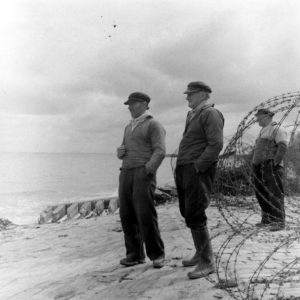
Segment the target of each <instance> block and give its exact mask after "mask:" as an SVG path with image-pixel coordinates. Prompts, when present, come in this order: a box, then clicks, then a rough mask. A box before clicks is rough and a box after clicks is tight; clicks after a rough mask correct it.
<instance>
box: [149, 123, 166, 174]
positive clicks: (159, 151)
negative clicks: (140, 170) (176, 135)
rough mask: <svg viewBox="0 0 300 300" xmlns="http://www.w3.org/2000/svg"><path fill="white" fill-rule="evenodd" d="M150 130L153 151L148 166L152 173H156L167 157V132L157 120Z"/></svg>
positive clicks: (151, 124) (150, 126)
mask: <svg viewBox="0 0 300 300" xmlns="http://www.w3.org/2000/svg"><path fill="white" fill-rule="evenodd" d="M149 130H150V140H151V146H152V150H153V151H152V155H151V157H150V159H149V161H148V162H147V164H146V166H147V167H148V168H149V169H150V170H151V171H152V173H155V172H156V171H157V169H158V167H159V166H160V164H161V163H162V161H163V159H164V158H165V155H166V144H165V137H166V131H165V129H164V128H163V126H162V125H161V124H160V123H159V122H157V121H155V120H151V123H150V125H149Z"/></svg>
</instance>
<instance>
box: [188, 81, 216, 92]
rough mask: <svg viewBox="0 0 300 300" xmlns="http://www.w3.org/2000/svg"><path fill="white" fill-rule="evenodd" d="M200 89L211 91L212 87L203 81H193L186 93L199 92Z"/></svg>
mask: <svg viewBox="0 0 300 300" xmlns="http://www.w3.org/2000/svg"><path fill="white" fill-rule="evenodd" d="M200 91H205V92H208V93H211V88H210V87H209V86H208V85H207V84H206V83H204V82H202V81H192V82H190V83H189V84H188V86H187V89H186V91H185V92H184V94H190V93H197V92H200Z"/></svg>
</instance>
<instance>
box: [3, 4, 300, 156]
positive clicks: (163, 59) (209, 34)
mask: <svg viewBox="0 0 300 300" xmlns="http://www.w3.org/2000/svg"><path fill="white" fill-rule="evenodd" d="M0 40H1V42H0V152H87V153H115V151H116V148H117V147H118V146H119V145H120V143H121V141H122V136H123V131H124V127H125V126H126V124H128V122H129V120H130V114H129V111H128V109H127V106H125V105H124V104H123V102H125V101H126V100H127V98H128V95H129V94H130V93H132V92H135V91H142V92H145V93H147V94H148V95H149V96H150V97H151V102H150V111H151V112H152V114H153V115H154V116H155V117H156V119H157V120H159V121H160V122H161V123H162V124H163V126H164V127H165V129H166V131H167V138H166V142H167V152H168V153H173V152H174V150H175V149H176V148H177V147H178V144H179V142H180V139H181V137H182V133H183V129H184V123H185V118H186V114H187V111H188V106H187V101H186V100H185V95H184V94H183V92H184V90H185V89H186V86H187V84H188V83H189V82H190V81H195V80H200V81H204V82H205V83H207V84H208V85H209V86H210V87H211V89H212V94H211V99H210V101H211V102H212V103H214V104H215V107H216V108H218V109H219V110H220V111H222V113H223V115H224V117H225V128H224V134H225V139H227V140H228V139H230V137H231V136H232V135H233V134H234V133H235V130H236V128H237V126H238V124H239V123H240V121H241V120H242V119H243V117H244V116H246V115H247V113H248V112H249V111H250V110H251V109H252V108H253V107H254V106H256V105H258V104H259V103H261V102H263V101H266V100H267V99H269V98H272V97H274V96H277V95H281V94H284V93H287V92H296V91H299V90H300V68H299V66H300V51H299V49H300V1H298V0H259V1H257V0H251V1H250V0H243V1H240V0H236V1H235V0H222V1H221V0H217V1H214V0H202V1H199V0H195V1H194V0H119V1H118V0H51V1H49V0H9V1H8V0H7V1H1V2H0Z"/></svg>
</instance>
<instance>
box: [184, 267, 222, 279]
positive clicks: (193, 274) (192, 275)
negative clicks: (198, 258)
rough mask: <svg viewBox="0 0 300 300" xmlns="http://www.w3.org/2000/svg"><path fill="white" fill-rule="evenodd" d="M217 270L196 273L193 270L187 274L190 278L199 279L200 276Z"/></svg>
mask: <svg viewBox="0 0 300 300" xmlns="http://www.w3.org/2000/svg"><path fill="white" fill-rule="evenodd" d="M215 272H216V270H215V269H213V270H209V271H203V272H198V273H196V274H195V273H193V272H189V273H188V274H187V276H188V278H189V279H199V278H204V277H207V276H208V275H210V274H213V273H215Z"/></svg>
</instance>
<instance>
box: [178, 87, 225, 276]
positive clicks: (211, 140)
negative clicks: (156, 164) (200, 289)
mask: <svg viewBox="0 0 300 300" xmlns="http://www.w3.org/2000/svg"><path fill="white" fill-rule="evenodd" d="M184 93H185V94H186V95H187V97H186V100H187V101H188V106H189V107H190V108H191V110H190V111H189V112H188V115H187V120H186V124H185V130H184V133H183V137H182V140H181V142H180V145H179V150H178V157H177V165H176V171H175V175H176V186H177V192H178V198H179V209H180V213H181V215H182V216H183V217H184V219H185V222H186V225H187V227H189V228H190V229H191V233H192V237H193V241H194V245H195V248H196V253H195V254H194V256H193V257H192V258H191V259H188V260H183V261H182V264H183V266H185V267H189V266H196V268H195V269H194V270H193V271H192V272H189V273H188V277H189V278H190V279H195V278H201V277H205V276H207V275H209V274H211V273H213V272H215V265H214V259H213V253H212V246H211V242H210V237H209V232H208V229H207V216H206V214H205V210H206V208H207V207H208V205H209V202H210V198H209V194H210V193H211V191H212V185H213V180H214V177H215V174H216V169H217V161H218V156H219V153H220V151H221V150H222V148H223V127H224V118H223V115H222V113H221V112H220V111H218V110H217V109H215V108H214V104H209V103H208V99H209V96H210V93H211V88H210V87H209V86H208V85H206V84H205V83H203V82H200V81H196V82H191V83H189V84H188V87H187V90H186V91H185V92H184Z"/></svg>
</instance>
